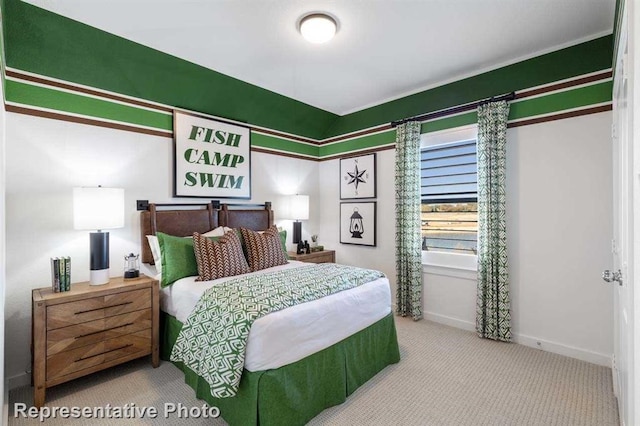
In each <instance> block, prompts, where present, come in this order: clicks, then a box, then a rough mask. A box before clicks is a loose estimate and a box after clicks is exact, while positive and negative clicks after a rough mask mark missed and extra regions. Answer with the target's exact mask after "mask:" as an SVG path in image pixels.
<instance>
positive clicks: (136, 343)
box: [47, 328, 151, 380]
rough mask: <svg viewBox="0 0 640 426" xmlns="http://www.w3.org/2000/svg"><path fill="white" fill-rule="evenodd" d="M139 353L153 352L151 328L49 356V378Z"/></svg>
mask: <svg viewBox="0 0 640 426" xmlns="http://www.w3.org/2000/svg"><path fill="white" fill-rule="evenodd" d="M136 353H139V354H140V356H142V355H144V354H149V353H151V329H150V328H149V329H147V330H143V331H139V332H137V333H133V334H128V335H126V336H121V337H117V338H114V339H107V340H104V341H102V342H98V343H96V344H93V345H89V346H83V347H81V348H77V349H72V350H70V351H64V352H60V353H57V354H55V355H52V356H49V357H47V380H53V379H56V378H58V377H61V376H65V375H67V374H71V373H75V372H76V371H80V370H84V369H86V368H90V367H94V366H97V365H100V364H104V363H106V362H109V361H113V360H115V359H118V358H122V357H126V356H129V355H133V354H136Z"/></svg>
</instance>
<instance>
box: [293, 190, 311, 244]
mask: <svg viewBox="0 0 640 426" xmlns="http://www.w3.org/2000/svg"><path fill="white" fill-rule="evenodd" d="M289 202H290V212H289V213H290V215H291V219H294V220H295V222H293V243H294V244H298V243H299V242H300V241H301V240H302V222H300V221H301V220H308V219H309V196H308V195H292V196H291V198H290V200H289Z"/></svg>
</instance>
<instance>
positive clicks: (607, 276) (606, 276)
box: [602, 269, 622, 285]
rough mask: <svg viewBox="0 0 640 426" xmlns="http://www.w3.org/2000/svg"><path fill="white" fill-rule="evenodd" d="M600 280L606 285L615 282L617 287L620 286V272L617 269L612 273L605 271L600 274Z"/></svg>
mask: <svg viewBox="0 0 640 426" xmlns="http://www.w3.org/2000/svg"><path fill="white" fill-rule="evenodd" d="M602 279H603V280H605V281H606V282H608V283H611V282H614V281H617V282H618V285H622V271H621V270H620V269H618V270H617V271H615V272H614V273H611V271H610V270H608V269H606V270H604V271H603V272H602Z"/></svg>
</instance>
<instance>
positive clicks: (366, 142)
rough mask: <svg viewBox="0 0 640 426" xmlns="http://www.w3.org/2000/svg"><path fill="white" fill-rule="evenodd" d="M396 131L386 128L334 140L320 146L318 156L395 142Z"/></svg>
mask: <svg viewBox="0 0 640 426" xmlns="http://www.w3.org/2000/svg"><path fill="white" fill-rule="evenodd" d="M395 141H396V131H395V129H393V130H388V131H386V132H382V133H375V134H372V135H366V136H362V137H359V138H354V139H349V140H346V141H343V142H336V143H332V144H327V145H321V146H320V152H319V156H320V158H322V157H327V156H333V155H338V154H342V153H345V152H352V151H361V150H365V149H371V148H376V147H380V146H384V145H388V144H390V143H395Z"/></svg>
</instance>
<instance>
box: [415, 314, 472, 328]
mask: <svg viewBox="0 0 640 426" xmlns="http://www.w3.org/2000/svg"><path fill="white" fill-rule="evenodd" d="M424 317H425V318H426V319H428V320H429V321H433V322H437V323H440V324H444V325H450V326H451V327H456V328H461V329H463V330H467V331H475V330H476V324H475V323H473V322H471V321H465V320H461V319H459V318H453V317H448V316H446V315H440V314H434V313H433V312H425V313H424Z"/></svg>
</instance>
